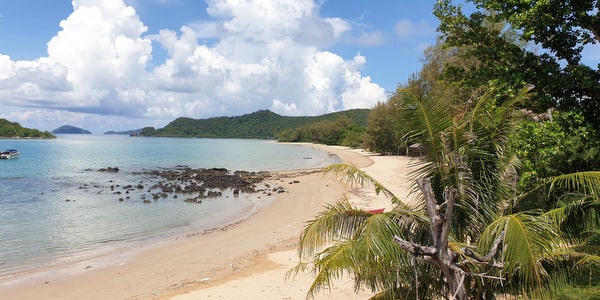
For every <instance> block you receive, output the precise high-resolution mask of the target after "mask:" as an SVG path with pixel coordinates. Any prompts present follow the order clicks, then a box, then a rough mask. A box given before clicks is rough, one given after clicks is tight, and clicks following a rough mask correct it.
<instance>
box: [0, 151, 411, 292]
mask: <svg viewBox="0 0 600 300" xmlns="http://www.w3.org/2000/svg"><path fill="white" fill-rule="evenodd" d="M312 146H314V147H319V148H321V149H322V150H324V151H327V152H330V153H331V154H335V155H338V156H339V157H340V158H341V160H342V161H343V162H345V163H350V164H354V165H356V166H358V167H360V168H361V169H363V170H365V171H366V172H367V173H368V174H369V175H371V176H372V177H374V178H375V179H377V180H378V181H380V182H381V183H383V184H384V185H385V186H386V187H388V188H389V189H391V190H392V191H393V192H394V193H395V194H396V195H398V196H399V197H400V198H401V199H404V198H406V196H407V194H408V190H407V189H408V184H409V182H408V180H407V174H408V173H409V171H410V168H409V163H410V158H407V157H398V156H377V155H374V154H371V153H368V152H364V151H361V150H349V149H346V148H343V147H329V146H320V145H312ZM274 180H277V182H278V184H280V185H282V186H284V187H285V190H286V191H287V192H286V193H282V194H278V195H277V196H276V200H274V201H273V202H272V203H270V204H268V205H267V206H265V207H263V208H262V209H261V210H259V211H258V212H257V213H256V214H254V215H252V216H251V217H249V218H247V219H244V220H241V221H239V222H237V223H235V224H232V225H229V226H226V227H224V228H221V229H217V230H214V231H212V232H210V233H206V234H191V235H189V236H186V237H182V238H179V239H177V240H170V241H164V242H162V243H157V244H153V245H142V246H140V247H139V249H136V250H135V251H127V252H123V253H116V254H114V255H111V256H109V257H100V258H97V259H93V260H86V261H82V262H80V263H77V264H74V265H71V266H70V267H69V268H64V267H62V268H60V269H49V270H46V271H44V272H39V273H36V274H32V275H29V276H27V277H26V278H23V279H20V278H16V279H14V280H13V279H11V280H10V282H0V299H173V300H186V299H187V300H191V299H246V300H249V299H269V298H271V299H305V297H306V291H307V289H308V288H309V286H310V284H311V282H312V277H311V274H310V273H305V274H299V275H298V276H296V277H294V278H293V279H291V280H288V281H285V279H284V276H285V273H286V272H287V271H288V270H289V269H290V268H291V267H292V266H293V265H295V263H296V262H297V256H296V246H297V239H298V236H299V234H300V232H301V230H302V228H303V227H304V223H305V221H307V220H309V219H311V218H312V217H313V216H314V215H315V214H316V213H318V212H319V211H321V210H322V208H323V206H324V205H325V204H327V203H333V202H335V201H336V200H339V199H342V197H344V196H346V197H348V198H349V200H350V201H351V202H352V203H353V204H354V205H355V206H357V207H359V208H365V209H372V208H387V209H389V208H390V204H389V201H388V200H387V199H385V197H383V196H381V195H380V196H377V195H375V193H374V192H372V191H371V189H359V188H354V187H350V186H348V185H347V184H344V183H342V182H340V181H339V180H338V179H336V178H333V177H323V176H322V175H321V174H320V173H319V172H316V171H297V172H289V173H287V174H284V175H282V176H281V177H280V178H276V179H274ZM371 295H372V293H371V292H370V291H359V292H358V293H355V292H354V289H353V284H352V281H351V280H350V279H342V280H339V282H338V283H336V284H335V286H334V287H333V288H332V289H331V290H330V291H325V292H323V293H321V294H319V295H318V297H317V299H366V298H368V297H369V296H371Z"/></svg>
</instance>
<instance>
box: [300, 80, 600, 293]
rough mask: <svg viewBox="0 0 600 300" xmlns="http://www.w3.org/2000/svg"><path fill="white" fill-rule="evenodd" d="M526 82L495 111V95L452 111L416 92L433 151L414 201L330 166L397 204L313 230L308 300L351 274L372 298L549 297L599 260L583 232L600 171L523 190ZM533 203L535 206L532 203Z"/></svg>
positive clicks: (334, 216) (408, 104)
mask: <svg viewBox="0 0 600 300" xmlns="http://www.w3.org/2000/svg"><path fill="white" fill-rule="evenodd" d="M532 88H533V87H531V86H527V87H525V88H523V90H522V91H521V92H520V93H519V94H518V95H517V96H516V97H515V98H514V99H511V100H509V101H504V102H503V104H502V105H499V106H498V105H496V104H495V103H494V102H495V101H494V98H493V89H491V90H490V91H488V93H486V94H484V95H483V96H482V97H480V98H479V99H478V100H477V101H474V102H473V103H470V104H468V105H466V106H465V107H463V108H461V109H458V110H450V109H448V107H449V105H450V104H449V102H448V101H447V100H445V99H435V100H429V101H424V100H422V99H418V98H417V97H415V96H414V95H412V94H411V93H409V92H407V91H400V92H401V93H402V97H403V100H404V104H403V106H402V108H401V109H403V110H404V111H405V112H406V113H405V114H404V115H405V118H404V121H405V122H406V124H407V126H410V127H411V128H413V129H414V131H413V134H414V136H413V137H414V138H417V139H418V140H419V141H420V142H421V144H422V145H423V147H424V153H425V156H424V157H423V158H422V159H418V160H416V161H415V163H416V164H417V165H418V168H417V170H416V171H415V172H414V173H413V174H411V175H412V176H411V180H412V181H413V189H412V192H413V195H414V196H415V197H416V200H417V201H416V202H415V201H413V202H411V203H414V204H411V205H410V206H408V205H407V204H405V202H403V201H402V200H406V199H398V198H397V197H396V196H395V195H394V194H393V193H392V192H391V191H390V190H388V189H386V188H385V187H384V186H383V185H381V184H380V183H378V182H377V180H375V179H374V178H372V177H370V176H369V175H368V174H366V173H365V172H364V171H362V170H360V169H358V168H357V167H355V166H353V165H348V164H336V165H332V166H329V167H327V168H325V169H324V170H323V174H324V175H327V174H334V175H337V176H339V177H340V178H341V179H342V180H344V181H347V182H349V183H351V184H353V185H356V186H360V187H373V188H374V189H375V191H376V192H377V193H383V194H385V195H386V196H388V198H389V199H390V201H391V202H392V204H393V207H394V208H393V209H392V210H391V211H389V212H385V213H381V214H373V213H370V212H368V211H365V210H361V209H359V208H356V207H353V206H352V205H351V204H350V203H349V202H348V200H347V199H342V200H339V201H337V202H336V203H335V204H332V205H328V206H326V207H325V209H324V210H323V211H322V212H321V213H319V214H317V215H316V216H315V217H314V219H312V220H310V221H308V222H307V223H306V226H305V228H304V229H303V231H302V233H301V236H300V240H299V248H298V254H299V263H298V264H297V265H296V266H295V267H294V268H293V269H292V270H290V271H289V272H288V275H289V276H292V275H293V274H295V273H297V272H300V271H306V270H310V271H312V272H314V274H315V279H314V282H313V283H312V285H311V286H310V288H309V290H308V293H307V297H308V298H310V297H312V296H314V295H316V293H318V292H320V291H322V290H326V289H327V288H329V287H331V285H332V284H333V281H334V280H335V279H337V278H340V277H341V276H342V275H350V276H351V277H352V278H353V279H354V283H355V288H356V289H357V290H358V289H359V288H361V287H366V288H368V289H370V290H371V291H373V292H374V293H375V296H374V297H373V298H374V299H439V298H446V299H494V298H495V297H496V296H497V295H498V294H502V293H504V294H523V295H527V296H540V297H544V296H548V295H550V294H551V293H552V289H553V288H554V287H556V286H557V285H558V284H561V283H563V282H565V281H566V280H567V275H568V272H569V271H570V270H572V268H574V267H577V266H582V265H585V264H593V263H598V261H600V260H599V259H598V257H597V256H594V255H591V254H590V253H589V252H587V251H585V250H586V249H585V247H582V244H583V240H582V235H581V234H576V233H577V232H585V231H586V230H589V229H592V228H598V227H600V221H599V220H600V216H599V213H598V207H600V201H599V199H600V198H599V195H600V172H599V171H590V172H581V173H576V174H567V175H561V176H558V177H555V178H548V179H547V180H545V181H543V182H542V184H540V186H539V187H537V188H535V189H534V190H531V191H525V192H524V191H518V190H517V184H516V182H517V179H518V167H519V160H518V158H517V157H515V156H514V155H513V154H512V151H511V149H510V148H511V147H510V145H509V143H508V140H509V136H510V134H511V132H512V130H513V129H514V127H515V124H516V122H517V120H518V114H516V112H517V110H516V105H517V104H518V103H520V101H522V100H523V99H524V98H526V97H527V96H528V94H529V93H530V92H531V90H532ZM536 197H537V198H539V197H546V198H548V197H552V198H553V199H561V201H560V203H561V204H560V205H558V202H557V205H555V206H554V207H552V208H550V209H533V210H531V209H529V210H524V211H521V210H519V209H518V207H520V206H519V205H518V204H519V203H520V202H521V201H535V198H536ZM532 199H533V200H532Z"/></svg>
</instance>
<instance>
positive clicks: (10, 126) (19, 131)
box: [0, 119, 55, 139]
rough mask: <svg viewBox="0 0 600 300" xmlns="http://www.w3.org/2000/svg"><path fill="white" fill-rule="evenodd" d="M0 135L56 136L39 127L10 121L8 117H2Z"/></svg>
mask: <svg viewBox="0 0 600 300" xmlns="http://www.w3.org/2000/svg"><path fill="white" fill-rule="evenodd" d="M0 137H10V138H45V139H48V138H55V136H54V135H52V134H51V133H49V132H47V131H45V132H42V131H39V130H37V129H30V128H25V127H22V126H21V125H20V124H19V123H16V122H10V121H8V120H6V119H0Z"/></svg>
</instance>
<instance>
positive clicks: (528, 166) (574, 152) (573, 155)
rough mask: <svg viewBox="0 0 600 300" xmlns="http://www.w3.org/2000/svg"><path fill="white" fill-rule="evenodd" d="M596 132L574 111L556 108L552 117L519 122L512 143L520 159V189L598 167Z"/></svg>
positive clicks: (598, 147) (599, 156) (599, 168)
mask: <svg viewBox="0 0 600 300" xmlns="http://www.w3.org/2000/svg"><path fill="white" fill-rule="evenodd" d="M598 136H599V135H598V133H597V132H596V130H595V129H594V128H592V127H590V126H589V125H588V124H586V123H585V120H584V118H583V116H581V114H578V113H575V112H556V113H554V114H553V120H552V121H549V120H547V121H544V122H534V121H525V122H523V123H521V124H520V125H518V126H517V129H516V132H515V134H514V135H513V136H512V138H511V144H512V147H513V148H514V149H515V151H516V154H517V156H518V157H519V158H520V159H521V162H522V166H521V171H520V173H521V177H520V181H519V185H520V187H521V189H523V190H530V189H531V188H532V187H533V186H535V185H537V184H539V183H540V180H541V179H543V178H548V177H553V176H557V175H560V174H567V173H575V172H582V171H590V170H600V141H599V140H598V139H597V137H598Z"/></svg>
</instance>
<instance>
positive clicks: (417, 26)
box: [394, 19, 435, 39]
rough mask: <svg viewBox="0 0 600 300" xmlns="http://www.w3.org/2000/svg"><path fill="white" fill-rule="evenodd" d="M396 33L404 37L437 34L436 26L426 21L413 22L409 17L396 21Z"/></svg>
mask: <svg viewBox="0 0 600 300" xmlns="http://www.w3.org/2000/svg"><path fill="white" fill-rule="evenodd" d="M394 33H396V36H398V37H400V38H402V39H407V38H413V37H423V36H425V37H429V36H434V35H435V27H434V26H432V25H431V24H429V23H427V22H426V21H420V22H413V21H411V20H408V19H402V20H399V21H398V22H396V26H394Z"/></svg>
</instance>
